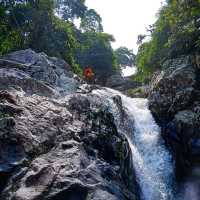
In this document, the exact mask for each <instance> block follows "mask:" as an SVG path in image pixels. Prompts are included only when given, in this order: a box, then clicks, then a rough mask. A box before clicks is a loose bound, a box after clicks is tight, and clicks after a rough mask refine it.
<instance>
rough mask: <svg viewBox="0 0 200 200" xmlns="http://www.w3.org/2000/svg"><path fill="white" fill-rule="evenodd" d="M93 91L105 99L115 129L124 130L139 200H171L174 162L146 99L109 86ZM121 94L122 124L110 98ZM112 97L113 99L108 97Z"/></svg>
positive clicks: (114, 104) (172, 196) (172, 197)
mask: <svg viewBox="0 0 200 200" xmlns="http://www.w3.org/2000/svg"><path fill="white" fill-rule="evenodd" d="M93 93H96V94H99V95H100V96H102V95H103V96H104V98H106V99H107V101H108V105H109V108H110V111H111V112H112V113H113V115H114V117H115V121H116V125H117V128H118V130H120V129H121V130H120V131H121V132H123V133H124V134H125V135H126V137H127V140H128V141H129V145H130V148H131V151H132V157H133V159H132V160H133V166H134V169H135V173H136V178H137V182H138V184H139V187H140V199H141V200H172V199H175V198H174V186H173V185H174V164H173V161H172V156H171V154H170V153H169V151H168V150H167V149H166V147H165V145H164V140H163V139H162V137H161V134H160V133H161V131H160V128H159V126H158V125H157V124H156V122H155V121H154V118H153V116H152V115H151V112H150V110H149V109H148V101H147V100H146V99H141V98H137V99H133V98H129V97H127V96H125V95H123V94H121V93H120V92H117V91H115V90H112V89H107V88H106V89H104V90H95V91H94V92H93ZM116 95H118V96H120V97H121V101H122V107H123V109H124V110H125V112H126V115H127V116H128V117H127V119H128V120H125V121H124V122H123V123H122V122H121V121H120V117H119V112H117V111H116V110H118V109H117V108H116V103H114V102H113V98H114V97H116ZM111 97H113V98H111Z"/></svg>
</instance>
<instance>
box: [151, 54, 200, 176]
mask: <svg viewBox="0 0 200 200" xmlns="http://www.w3.org/2000/svg"><path fill="white" fill-rule="evenodd" d="M163 67H164V68H165V69H164V70H163V71H162V72H160V73H159V74H157V75H156V77H154V79H153V81H152V84H151V91H150V95H149V108H150V109H151V111H152V113H153V115H154V116H155V118H156V119H157V121H158V122H159V123H160V125H161V126H162V127H163V136H164V138H165V139H166V142H167V143H168V144H169V146H170V148H171V149H172V153H173V154H174V157H175V159H176V169H177V174H178V176H179V177H184V176H183V175H184V174H187V173H188V171H190V170H191V168H192V166H194V165H198V164H200V159H199V158H200V145H199V140H200V128H199V127H200V112H199V111H200V109H199V108H200V107H199V106H200V95H199V94H200V79H199V77H200V71H199V69H198V67H197V63H195V59H194V57H193V56H182V57H180V58H177V59H174V60H169V61H167V62H166V63H165V64H164V66H163Z"/></svg>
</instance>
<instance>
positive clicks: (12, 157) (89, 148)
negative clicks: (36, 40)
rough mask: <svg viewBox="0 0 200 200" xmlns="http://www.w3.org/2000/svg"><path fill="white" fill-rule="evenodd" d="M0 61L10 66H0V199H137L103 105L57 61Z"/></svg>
mask: <svg viewBox="0 0 200 200" xmlns="http://www.w3.org/2000/svg"><path fill="white" fill-rule="evenodd" d="M43 58H44V60H43ZM4 59H6V60H9V59H10V60H12V61H13V62H14V64H13V63H12V65H11V63H10V60H9V61H8V62H7V61H6V63H7V64H6V65H5V62H3V63H4V64H2V63H0V70H3V72H2V73H1V72H0V77H1V78H0V81H2V83H4V82H5V84H4V85H3V86H2V88H1V92H0V199H1V200H45V199H46V200H64V199H67V200H86V199H87V200H103V199H109V200H135V199H138V198H137V192H136V190H137V187H136V184H135V182H134V180H130V179H134V174H133V171H134V170H133V166H132V160H131V152H130V148H129V145H128V141H127V140H126V138H125V137H124V136H123V134H122V133H119V132H118V130H117V128H116V125H115V122H114V117H113V114H112V113H111V112H109V109H108V106H107V104H106V101H105V100H104V99H102V98H101V97H100V96H98V95H95V94H92V93H90V91H91V90H92V89H93V88H91V87H89V86H88V87H86V86H83V87H82V86H79V84H80V83H79V82H78V81H76V80H75V79H74V78H73V73H72V72H70V69H69V68H68V66H65V64H66V63H65V62H64V61H62V60H61V61H60V60H57V59H56V58H48V57H47V56H46V55H44V54H36V53H35V52H32V51H31V50H25V51H20V52H16V53H13V54H10V55H8V56H5V57H4ZM47 61H48V62H50V64H49V63H46V62H47ZM15 62H17V63H20V64H18V66H16V63H15ZM21 64H23V66H24V65H26V69H24V68H23V69H21V68H20V69H19V66H21ZM37 66H38V67H37ZM39 68H40V69H39ZM10 70H11V71H10ZM40 70H41V71H40ZM39 71H40V72H39ZM65 71H67V72H66V73H65ZM36 74H37V75H36ZM7 77H8V78H7ZM11 77H13V78H14V81H12V79H11ZM63 77H64V78H63ZM66 79H67V80H69V79H73V81H74V82H73V81H72V82H70V84H72V85H69V84H67V81H66V82H63V80H66ZM25 80H28V82H30V83H31V84H33V85H34V84H36V86H35V87H33V86H32V85H31V86H30V87H29V88H28V89H27V82H23V81H25ZM20 81H22V82H20ZM25 83H26V84H25ZM63 83H64V84H65V86H63V85H62V84H63ZM78 87H79V89H78ZM75 92H76V93H75ZM119 112H120V111H119Z"/></svg>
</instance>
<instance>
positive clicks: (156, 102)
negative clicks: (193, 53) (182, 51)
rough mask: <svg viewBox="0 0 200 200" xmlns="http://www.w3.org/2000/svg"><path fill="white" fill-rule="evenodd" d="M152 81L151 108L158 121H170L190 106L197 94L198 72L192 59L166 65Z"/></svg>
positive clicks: (173, 61) (169, 62)
mask: <svg viewBox="0 0 200 200" xmlns="http://www.w3.org/2000/svg"><path fill="white" fill-rule="evenodd" d="M164 68H165V70H164V71H161V72H160V73H159V74H156V76H155V77H153V79H152V83H151V90H150V95H149V108H150V109H151V111H152V113H153V115H154V116H155V117H156V118H157V119H169V118H171V117H173V116H174V115H175V114H176V113H177V112H178V111H180V110H183V109H185V108H186V107H188V106H189V105H190V103H191V102H192V100H193V96H194V94H195V84H196V73H195V72H196V71H195V67H194V65H193V64H192V62H191V59H190V57H185V58H183V57H181V58H178V59H174V60H169V61H166V62H165V63H164Z"/></svg>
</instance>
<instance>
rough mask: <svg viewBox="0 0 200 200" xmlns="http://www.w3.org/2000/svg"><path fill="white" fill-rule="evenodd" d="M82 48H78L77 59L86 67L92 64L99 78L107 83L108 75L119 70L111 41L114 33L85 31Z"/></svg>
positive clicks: (82, 36)
mask: <svg viewBox="0 0 200 200" xmlns="http://www.w3.org/2000/svg"><path fill="white" fill-rule="evenodd" d="M80 41H81V44H82V45H81V48H80V49H79V50H77V53H76V60H77V61H78V63H79V65H80V66H81V67H82V68H83V69H84V68H85V67H87V66H92V67H93V69H94V72H95V75H96V77H97V79H98V80H101V81H102V82H104V83H105V80H106V79H107V77H109V76H110V75H112V74H113V72H114V71H115V70H117V64H116V59H115V54H114V51H113V49H112V47H111V44H110V42H111V41H114V38H113V36H112V35H109V34H106V33H98V32H85V33H83V34H82V35H81V38H80Z"/></svg>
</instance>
